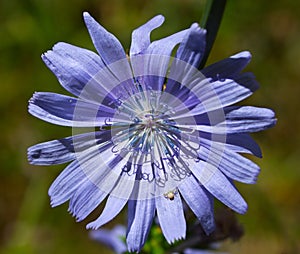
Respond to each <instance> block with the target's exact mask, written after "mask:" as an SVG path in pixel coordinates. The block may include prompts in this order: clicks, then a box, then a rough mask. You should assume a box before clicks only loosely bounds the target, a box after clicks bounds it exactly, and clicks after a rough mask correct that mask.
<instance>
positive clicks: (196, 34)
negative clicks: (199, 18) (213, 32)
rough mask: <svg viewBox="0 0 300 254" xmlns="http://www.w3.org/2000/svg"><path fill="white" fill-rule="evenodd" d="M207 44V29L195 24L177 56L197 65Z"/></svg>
mask: <svg viewBox="0 0 300 254" xmlns="http://www.w3.org/2000/svg"><path fill="white" fill-rule="evenodd" d="M205 45H206V30H205V29H202V28H200V27H199V25H198V24H196V23H195V24H193V25H192V26H191V28H190V29H189V32H188V33H187V34H186V36H185V38H184V39H183V41H182V43H181V44H180V46H179V48H178V50H177V53H176V57H177V58H179V59H180V60H182V61H184V62H186V63H188V64H190V65H192V66H195V67H197V66H198V65H199V63H200V62H201V59H202V57H203V54H204V50H205Z"/></svg>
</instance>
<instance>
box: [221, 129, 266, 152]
mask: <svg viewBox="0 0 300 254" xmlns="http://www.w3.org/2000/svg"><path fill="white" fill-rule="evenodd" d="M226 147H227V148H228V149H230V150H232V151H234V152H238V153H250V154H253V155H255V156H257V157H259V158H262V153H261V149H260V147H259V145H258V144H257V143H256V142H255V140H254V139H253V138H252V137H251V136H250V135H248V134H244V133H239V134H231V135H227V136H226Z"/></svg>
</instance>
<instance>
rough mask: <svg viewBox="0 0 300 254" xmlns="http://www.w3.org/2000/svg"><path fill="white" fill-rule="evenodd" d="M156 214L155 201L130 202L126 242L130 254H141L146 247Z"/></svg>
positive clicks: (152, 199)
mask: <svg viewBox="0 0 300 254" xmlns="http://www.w3.org/2000/svg"><path fill="white" fill-rule="evenodd" d="M154 214H155V200H154V198H151V199H144V200H129V201H128V227H127V237H126V242H127V246H128V250H129V251H130V252H134V251H137V252H139V251H140V250H141V248H142V247H143V246H144V244H145V242H146V239H147V237H148V234H149V231H150V229H151V225H152V221H153V217H154Z"/></svg>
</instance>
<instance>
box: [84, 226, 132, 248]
mask: <svg viewBox="0 0 300 254" xmlns="http://www.w3.org/2000/svg"><path fill="white" fill-rule="evenodd" d="M125 233H126V229H125V227H123V226H121V225H117V226H115V227H114V228H113V229H112V230H108V229H99V230H95V231H90V234H89V235H90V236H91V238H92V239H94V240H96V241H98V242H101V243H103V244H105V245H107V246H108V247H109V248H111V249H112V250H113V251H114V252H116V253H117V254H122V253H125V252H126V251H127V247H126V244H125V243H124V242H123V240H122V238H124V237H125Z"/></svg>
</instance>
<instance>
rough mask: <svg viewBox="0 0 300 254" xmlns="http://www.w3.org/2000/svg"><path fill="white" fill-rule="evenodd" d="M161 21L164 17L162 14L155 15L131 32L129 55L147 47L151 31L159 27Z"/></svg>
mask: <svg viewBox="0 0 300 254" xmlns="http://www.w3.org/2000/svg"><path fill="white" fill-rule="evenodd" d="M163 22H164V17H163V16H162V15H157V16H155V17H154V18H152V19H150V20H149V21H148V22H147V23H146V24H144V25H142V26H140V27H138V28H137V29H135V30H134V31H133V32H132V37H131V47H130V56H133V55H137V54H139V53H141V52H143V51H144V50H146V49H147V48H148V46H149V45H150V34H151V32H152V31H153V30H154V29H155V28H158V27H160V26H161V25H162V23H163Z"/></svg>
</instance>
